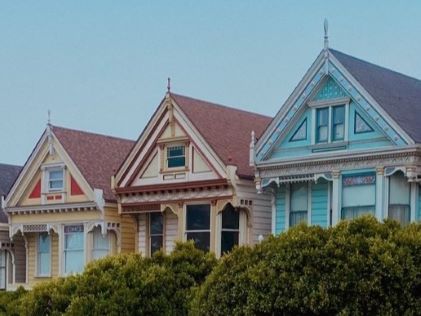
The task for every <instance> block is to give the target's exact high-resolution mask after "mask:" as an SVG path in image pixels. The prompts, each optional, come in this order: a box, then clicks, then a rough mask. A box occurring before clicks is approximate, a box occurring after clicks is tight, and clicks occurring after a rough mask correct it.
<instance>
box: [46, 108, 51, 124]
mask: <svg viewBox="0 0 421 316" xmlns="http://www.w3.org/2000/svg"><path fill="white" fill-rule="evenodd" d="M47 113H48V120H47V125H48V126H50V125H51V110H50V109H48V112H47Z"/></svg>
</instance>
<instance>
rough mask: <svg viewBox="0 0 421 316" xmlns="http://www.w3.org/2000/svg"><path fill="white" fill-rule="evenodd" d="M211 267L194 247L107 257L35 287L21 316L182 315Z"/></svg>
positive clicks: (209, 260) (208, 258)
mask: <svg viewBox="0 0 421 316" xmlns="http://www.w3.org/2000/svg"><path fill="white" fill-rule="evenodd" d="M215 264H216V259H215V257H214V256H213V255H212V254H205V253H204V252H203V251H201V250H198V249H196V248H195V247H194V245H193V243H191V242H190V243H184V244H177V246H176V247H175V250H174V251H173V252H172V254H171V255H169V256H166V255H164V254H162V253H158V254H156V255H155V256H154V257H153V258H143V257H141V256H140V255H138V254H129V255H119V256H115V257H107V258H104V259H102V260H98V261H95V262H93V263H91V264H89V265H88V266H87V267H86V269H85V271H84V273H83V274H80V275H77V276H73V277H68V278H61V279H57V280H54V281H51V282H46V283H43V284H40V285H37V286H35V287H34V288H33V290H32V291H30V292H29V293H28V294H27V295H26V297H25V298H24V299H23V302H22V305H21V312H22V314H23V315H61V314H65V315H186V314H187V312H188V307H189V302H190V300H191V296H192V295H191V292H192V291H193V289H194V288H195V287H197V286H198V285H199V284H200V283H201V282H203V281H204V279H205V278H206V276H207V275H208V274H209V273H210V272H211V270H212V268H213V267H214V265H215Z"/></svg>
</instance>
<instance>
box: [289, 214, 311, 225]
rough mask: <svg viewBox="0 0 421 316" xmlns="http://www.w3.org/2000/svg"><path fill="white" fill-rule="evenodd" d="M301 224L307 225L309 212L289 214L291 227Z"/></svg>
mask: <svg viewBox="0 0 421 316" xmlns="http://www.w3.org/2000/svg"><path fill="white" fill-rule="evenodd" d="M301 223H307V211H293V212H290V214H289V226H290V227H294V226H297V225H298V224H301Z"/></svg>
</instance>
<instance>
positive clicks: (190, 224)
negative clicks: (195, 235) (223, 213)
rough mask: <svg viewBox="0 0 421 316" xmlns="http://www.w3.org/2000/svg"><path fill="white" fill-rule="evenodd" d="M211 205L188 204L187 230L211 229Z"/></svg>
mask: <svg viewBox="0 0 421 316" xmlns="http://www.w3.org/2000/svg"><path fill="white" fill-rule="evenodd" d="M209 227H210V205H208V204H201V205H188V206H187V230H209Z"/></svg>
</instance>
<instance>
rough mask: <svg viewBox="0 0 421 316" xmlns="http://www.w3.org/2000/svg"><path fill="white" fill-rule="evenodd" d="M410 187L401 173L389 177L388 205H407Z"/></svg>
mask: <svg viewBox="0 0 421 316" xmlns="http://www.w3.org/2000/svg"><path fill="white" fill-rule="evenodd" d="M409 196H410V186H409V182H408V180H407V179H406V178H405V176H404V175H403V173H402V172H398V173H395V174H394V175H392V176H391V177H390V187H389V203H390V204H402V205H407V204H409Z"/></svg>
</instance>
